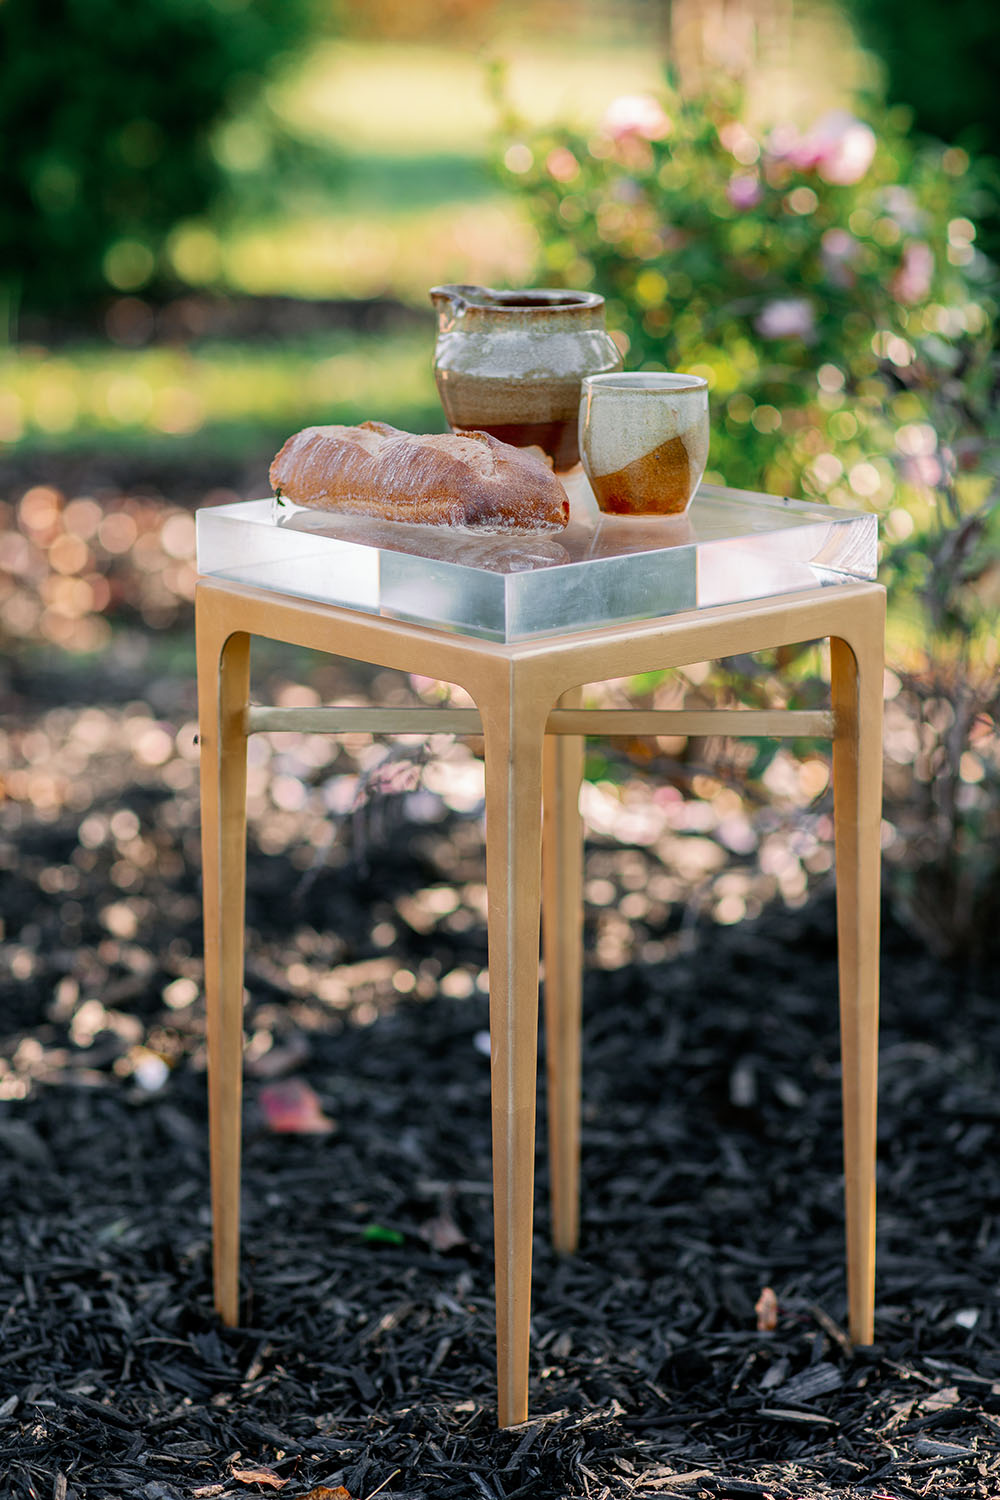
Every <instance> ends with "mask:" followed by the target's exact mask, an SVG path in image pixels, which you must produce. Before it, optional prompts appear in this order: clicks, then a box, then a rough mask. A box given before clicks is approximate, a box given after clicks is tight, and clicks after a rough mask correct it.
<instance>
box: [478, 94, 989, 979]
mask: <svg viewBox="0 0 1000 1500" xmlns="http://www.w3.org/2000/svg"><path fill="white" fill-rule="evenodd" d="M739 104H740V101H739V98H738V97H737V95H736V94H735V92H734V90H733V88H732V86H731V84H730V83H729V82H728V80H725V79H722V80H720V81H719V82H718V84H717V86H716V87H715V88H714V89H713V90H712V91H711V92H710V93H709V94H708V95H706V96H705V97H702V98H697V99H695V98H681V97H678V96H677V95H676V94H674V93H672V92H670V91H669V90H664V92H663V94H662V95H661V96H659V97H656V98H653V97H637V98H628V99H620V100H617V101H615V103H614V104H613V105H612V106H611V107H610V109H609V111H608V113H607V116H606V118H605V121H604V123H603V125H602V127H601V129H599V130H598V131H597V132H596V133H595V134H594V135H592V136H589V137H588V136H584V135H581V134H579V133H574V132H571V131H566V130H560V131H551V132H548V133H545V134H539V133H534V134H532V133H526V132H525V131H524V130H523V129H519V127H518V125H517V122H516V121H514V120H511V119H508V121H507V133H506V140H505V143H504V145H505V151H504V156H503V166H502V168H501V172H502V175H503V177H504V180H505V181H506V182H507V183H508V184H509V186H511V187H512V188H513V189H514V190H515V191H516V192H518V193H519V194H520V195H521V196H522V198H523V199H524V202H525V203H526V205H527V207H528V210H529V212H530V214H531V217H532V219H533V222H534V224H535V226H536V228H537V230H538V233H539V241H540V266H539V273H538V274H539V278H540V279H541V280H542V281H544V282H546V283H548V284H557V285H558V284H562V285H568V286H579V287H589V288H591V289H593V290H596V291H598V292H601V293H602V294H603V295H604V297H605V298H606V301H607V312H608V321H609V325H610V326H611V327H612V329H615V330H617V331H618V333H619V336H621V337H622V342H623V345H624V347H625V348H626V351H627V352H626V365H627V366H629V367H631V368H634V369H672V370H684V371H689V372H692V373H697V374H700V375H703V376H705V378H706V379H707V380H708V382H709V385H710V389H711V401H712V445H711V454H710V458H709V463H710V466H711V471H710V475H709V476H707V477H711V478H713V479H717V480H723V481H724V482H726V483H729V484H732V485H735V486H739V487H742V488H747V489H764V490H768V491H771V492H777V493H786V494H787V493H791V494H800V495H804V496H805V497H807V498H811V499H816V500H823V499H827V500H831V501H834V502H836V503H840V504H846V505H853V506H862V507H867V508H871V509H875V510H877V511H878V512H879V513H880V516H881V520H882V534H883V537H884V539H885V543H886V547H885V556H884V563H883V569H882V578H883V581H884V582H886V583H887V584H888V585H889V588H890V599H891V617H890V619H891V624H890V659H891V662H892V665H893V666H894V668H895V670H896V673H897V674H898V678H899V683H900V690H899V698H898V703H897V705H896V707H897V708H898V710H899V711H900V713H901V714H902V715H903V716H904V718H906V719H907V721H908V723H909V725H910V726H911V727H912V728H913V734H912V736H911V739H910V740H908V741H907V744H908V745H909V746H910V749H908V750H907V751H906V753H905V754H903V752H901V754H903V759H902V760H901V761H900V762H899V765H900V775H899V777H897V778H896V783H895V785H896V786H897V787H898V788H899V790H900V793H901V795H902V797H903V799H904V800H906V799H909V802H910V805H911V809H912V807H914V806H918V805H919V806H920V808H921V815H920V819H919V841H918V840H917V839H916V838H915V837H914V838H911V837H910V834H909V832H908V829H909V827H910V823H909V822H908V819H907V817H906V816H903V815H901V817H900V829H901V833H900V840H899V843H900V849H899V851H898V857H899V859H900V861H901V862H902V863H906V861H907V860H908V859H909V861H910V865H911V866H912V865H913V864H914V863H915V864H916V866H917V868H916V870H915V871H913V870H911V875H910V879H909V889H910V893H911V895H913V897H914V899H912V900H911V901H910V908H911V910H913V911H914V912H920V913H921V915H920V921H921V923H922V925H923V926H924V928H925V930H926V929H927V927H928V923H929V921H930V918H928V916H927V915H926V913H927V912H928V911H930V912H931V913H932V914H936V915H937V918H938V923H937V927H938V937H939V946H940V947H942V948H943V949H949V950H950V949H952V948H954V947H955V946H957V945H959V944H961V943H965V944H966V947H968V945H969V944H970V943H971V941H972V939H971V937H970V933H974V932H979V934H980V937H981V938H982V937H983V936H985V935H986V934H988V933H989V934H992V933H995V932H996V930H997V927H996V923H995V922H994V923H993V924H992V925H988V924H987V921H986V912H987V908H988V907H989V902H990V900H991V899H992V898H990V896H989V892H990V891H991V890H992V889H995V886H996V881H997V876H998V874H1000V871H998V859H997V855H996V849H997V839H998V835H1000V693H998V681H1000V648H998V642H997V633H996V618H997V612H998V606H1000V582H998V580H1000V503H998V495H1000V486H998V472H1000V463H998V451H1000V431H998V430H997V426H998V422H997V407H998V403H997V392H998V387H1000V382H998V371H997V365H996V357H995V350H994V338H993V335H994V320H995V317H996V289H997V283H996V277H995V272H994V268H993V266H992V265H991V263H990V262H989V261H988V260H987V259H986V257H985V256H984V255H983V254H982V253H981V251H980V250H979V249H978V248H977V224H976V219H977V216H978V215H979V214H980V213H985V212H988V211H989V210H990V208H991V203H990V200H989V198H988V195H987V192H986V189H985V188H984V186H983V184H982V180H981V178H980V175H979V173H978V172H977V170H976V169H975V167H974V164H973V163H972V162H971V161H970V158H969V156H968V155H967V153H966V152H965V151H964V150H961V149H958V148H954V147H952V148H945V147H942V146H922V147H920V146H917V145H915V144H914V143H913V142H912V141H911V140H910V139H909V137H908V135H907V133H906V126H907V122H908V120H909V113H908V112H907V111H893V110H885V109H884V108H881V107H879V106H877V105H875V104H874V103H873V104H871V105H870V106H869V107H868V108H867V109H866V118H864V119H860V118H856V117H854V116H852V115H850V114H847V113H846V112H840V113H835V114H831V115H829V116H827V117H825V118H824V119H823V120H821V121H819V122H817V124H816V125H815V126H814V127H813V128H812V129H810V130H808V131H805V132H802V131H800V130H797V129H795V128H794V127H792V126H777V127H775V128H774V129H772V130H770V131H769V132H767V133H764V134H761V133H755V132H752V131H751V130H750V129H748V128H747V126H746V125H745V124H744V123H743V121H742V120H741V118H740V108H739ZM809 662H810V658H809V657H808V656H803V657H802V658H801V659H800V660H799V661H798V662H795V661H786V662H777V661H770V660H764V659H759V660H757V661H744V660H743V659H741V660H740V662H739V663H738V664H730V667H729V670H723V671H721V672H719V671H717V672H716V676H715V688H716V691H717V692H721V693H722V695H723V696H724V697H728V698H730V699H731V698H733V697H735V698H737V699H739V700H740V701H744V702H748V703H755V702H758V701H761V700H762V699H764V698H766V696H767V695H768V694H771V693H774V692H775V691H778V692H782V691H783V692H784V693H786V694H787V692H788V691H789V689H788V680H789V678H791V681H792V692H793V694H794V695H795V696H796V697H798V698H799V700H800V701H803V700H807V699H808V698H810V697H811V695H812V693H813V691H814V684H813V681H812V678H811V674H810V668H809ZM734 666H735V670H734V669H733V668H734ZM779 667H780V668H781V674H780V677H779V676H778V675H777V673H776V669H777V668H779ZM782 683H784V687H783V688H782V686H781V684H782ZM942 705H944V706H943V707H942ZM911 741H912V743H911ZM914 746H915V747H917V748H913V747H914ZM928 747H930V749H929V750H928ZM911 751H912V753H911ZM768 755H769V752H768V751H767V750H764V751H763V753H762V754H761V755H758V757H757V760H756V761H755V762H754V764H753V766H752V767H751V768H750V769H751V775H752V776H755V777H756V776H760V775H763V774H764V772H765V770H766V766H767V760H768ZM917 842H919V845H920V847H919V850H918V852H917V854H916V855H915V856H914V849H916V847H917ZM973 850H975V851H976V854H975V858H973V856H972V851H973ZM930 872H934V878H935V880H936V881H937V886H936V888H935V891H934V893H933V896H932V897H930V898H929V899H928V897H927V892H928V889H929V887H928V885H927V880H926V879H924V878H923V877H924V876H929V874H930ZM921 890H922V891H923V895H921V894H920V891H921Z"/></svg>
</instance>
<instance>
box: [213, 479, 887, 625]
mask: <svg viewBox="0 0 1000 1500" xmlns="http://www.w3.org/2000/svg"><path fill="white" fill-rule="evenodd" d="M564 484H565V486H566V490H567V492H568V494H569V496H570V522H569V525H568V526H567V528H566V529H565V531H559V532H539V533H534V534H532V535H530V536H517V535H516V534H515V533H510V532H506V533H500V532H493V533H483V532H482V531H471V530H466V529H464V528H462V527H446V526H413V525H408V524H404V523H400V522H395V521H378V520H374V519H372V518H371V517H368V516H347V515H336V514H334V513H332V512H330V511H319V510H311V509H306V508H303V507H300V506H294V505H279V504H278V503H277V502H276V501H274V500H241V501H237V502H236V503H235V504H230V505H219V506H215V507H213V508H209V509H204V510H199V511H198V513H197V522H198V569H199V572H201V573H202V574H205V575H207V576H210V577H214V578H227V579H230V580H232V581H234V582H236V583H246V584H252V585H254V586H255V587H257V588H264V589H273V590H274V591H275V592H277V593H282V594H294V595H298V596H299V597H301V598H305V599H318V600H320V601H321V602H323V603H326V604H337V605H341V606H344V607H346V608H348V609H359V610H364V611H366V612H368V613H370V614H381V615H386V616H390V617H392V618H394V619H399V620H408V621H412V622H416V623H417V624H422V625H433V626H435V627H437V628H444V629H451V630H456V631H460V632H461V633H463V634H466V635H476V636H482V637H484V638H486V639H488V640H495V641H520V640H525V639H528V638H530V637H532V636H539V635H547V634H552V633H553V632H556V631H559V632H565V631H573V630H584V629H588V628H591V627H594V626H599V625H613V624H622V623H624V622H625V621H628V620H643V619H652V618H656V617H657V616H660V615H669V614H676V613H678V612H680V611H682V610H690V609H700V608H705V607H706V606H708V605H715V604H728V603H737V602H740V601H742V600H748V599H761V598H764V597H767V596H770V595H774V594H786V593H796V592H798V591H800V590H802V589H808V588H816V587H817V586H820V585H836V584H838V583H851V582H854V581H856V580H858V579H870V578H874V577H875V571H876V561H877V540H878V539H877V525H876V519H875V517H874V516H873V515H867V514H865V513H864V512H861V511H853V510H842V509H839V508H835V507H833V506H829V505H813V504H809V503H807V502H805V501H802V500H786V499H781V498H780V497H777V496H774V495H760V494H754V493H752V492H750V491H747V490H731V489H723V488H721V487H719V486H716V485H702V486H701V488H700V489H699V491H698V493H697V495H696V496H695V498H694V500H693V501H692V502H691V505H690V507H689V508H688V512H687V514H686V515H684V516H678V517H643V518H636V517H616V516H603V515H601V514H600V512H599V511H598V510H597V506H596V504H595V502H594V498H593V495H592V494H591V491H590V486H589V485H588V483H587V480H586V477H585V476H584V475H583V473H582V472H577V473H575V474H572V475H570V476H568V477H567V478H565V479H564Z"/></svg>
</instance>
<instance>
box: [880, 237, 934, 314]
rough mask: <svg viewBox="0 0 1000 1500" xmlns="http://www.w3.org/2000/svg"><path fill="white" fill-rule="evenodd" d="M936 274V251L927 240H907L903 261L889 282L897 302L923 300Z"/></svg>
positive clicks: (909, 302) (908, 302)
mask: <svg viewBox="0 0 1000 1500" xmlns="http://www.w3.org/2000/svg"><path fill="white" fill-rule="evenodd" d="M933 275H934V252H933V251H932V249H931V247H930V245H928V244H927V243H926V241H925V240H907V242H906V244H905V245H904V246H903V263H902V265H901V266H900V267H899V270H898V271H897V272H896V274H895V275H894V276H893V278H892V280H891V281H890V283H889V290H890V292H891V293H892V295H893V296H894V297H895V299H896V301H897V302H905V303H907V304H908V305H909V304H911V303H913V302H922V301H923V299H924V298H925V297H926V296H927V293H928V292H929V291H930V289H931V279H932V278H933Z"/></svg>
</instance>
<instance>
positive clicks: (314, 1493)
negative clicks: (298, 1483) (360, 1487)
mask: <svg viewBox="0 0 1000 1500" xmlns="http://www.w3.org/2000/svg"><path fill="white" fill-rule="evenodd" d="M302 1500H351V1492H350V1490H345V1489H344V1486H343V1485H342V1484H338V1485H337V1488H336V1489H335V1490H330V1489H327V1487H326V1485H325V1484H321V1485H320V1486H319V1488H318V1489H315V1490H310V1491H309V1493H308V1495H304V1496H303V1497H302Z"/></svg>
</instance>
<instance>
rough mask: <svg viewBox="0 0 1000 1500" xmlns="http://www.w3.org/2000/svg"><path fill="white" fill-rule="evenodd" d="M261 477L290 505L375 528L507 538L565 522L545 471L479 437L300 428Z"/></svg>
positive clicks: (380, 426)
mask: <svg viewBox="0 0 1000 1500" xmlns="http://www.w3.org/2000/svg"><path fill="white" fill-rule="evenodd" d="M270 479H271V485H272V487H273V488H274V491H275V493H276V494H278V495H280V496H281V497H282V498H283V499H286V500H291V501H292V502H293V504H295V505H309V506H313V507H316V508H319V509H321V510H339V511H346V512H348V513H350V514H353V515H368V516H380V517H382V518H383V519H385V520H396V521H412V522H417V523H422V524H425V525H437V526H475V527H482V528H490V529H492V528H494V527H495V528H497V529H501V530H516V531H542V530H552V529H556V528H561V527H563V526H565V525H566V522H567V521H568V520H569V501H568V500H567V498H566V491H565V490H564V489H563V487H562V485H561V484H560V483H559V481H558V479H556V477H555V475H554V474H553V473H552V471H551V469H549V468H547V467H546V465H545V464H544V463H543V462H542V461H541V459H538V458H535V457H534V456H533V455H532V454H530V453H526V452H525V451H524V450H523V449H521V448H514V447H512V446H511V445H510V444H509V443H501V442H500V440H499V439H498V438H495V437H493V436H492V435H491V434H490V433H488V432H448V433H432V434H430V435H428V436H420V435H417V434H414V433H411V432H401V431H400V429H399V428H398V427H390V426H389V424H388V423H387V422H362V423H361V425H360V426H358V427H306V428H303V430H302V431H301V432H296V433H294V434H293V436H292V437H290V438H289V439H288V441H287V443H285V445H284V447H283V448H282V449H281V451H280V452H279V453H278V455H277V457H276V458H275V460H274V462H273V463H272V465H271V470H270Z"/></svg>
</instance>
